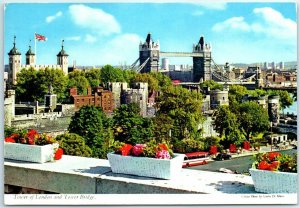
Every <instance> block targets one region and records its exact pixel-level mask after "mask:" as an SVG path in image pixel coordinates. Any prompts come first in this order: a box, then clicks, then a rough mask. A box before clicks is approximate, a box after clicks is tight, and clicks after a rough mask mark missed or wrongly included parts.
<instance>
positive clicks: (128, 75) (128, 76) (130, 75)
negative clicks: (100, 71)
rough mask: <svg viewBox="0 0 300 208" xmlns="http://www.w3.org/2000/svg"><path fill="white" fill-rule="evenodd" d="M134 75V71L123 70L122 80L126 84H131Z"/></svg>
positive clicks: (135, 73)
mask: <svg viewBox="0 0 300 208" xmlns="http://www.w3.org/2000/svg"><path fill="white" fill-rule="evenodd" d="M136 75H137V72H136V71H134V70H123V78H124V81H125V82H127V83H132V82H133V80H134V78H135V76H136Z"/></svg>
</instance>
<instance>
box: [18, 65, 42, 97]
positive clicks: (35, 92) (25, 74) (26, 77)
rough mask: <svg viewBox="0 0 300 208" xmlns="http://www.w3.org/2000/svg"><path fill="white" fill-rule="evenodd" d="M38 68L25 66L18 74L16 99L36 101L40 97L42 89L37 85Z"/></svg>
mask: <svg viewBox="0 0 300 208" xmlns="http://www.w3.org/2000/svg"><path fill="white" fill-rule="evenodd" d="M37 85H38V76H37V70H35V69H34V68H32V67H30V68H29V69H25V68H23V69H22V70H21V71H20V72H19V73H18V74H17V84H16V101H35V100H38V99H40V97H41V90H40V89H39V88H38V87H37Z"/></svg>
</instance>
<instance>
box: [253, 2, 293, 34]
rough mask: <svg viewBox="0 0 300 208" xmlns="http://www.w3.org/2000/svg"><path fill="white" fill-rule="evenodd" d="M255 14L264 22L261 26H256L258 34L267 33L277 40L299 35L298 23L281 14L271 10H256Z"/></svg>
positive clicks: (266, 8) (267, 8)
mask: <svg viewBox="0 0 300 208" xmlns="http://www.w3.org/2000/svg"><path fill="white" fill-rule="evenodd" d="M253 12H254V13H255V14H257V15H258V16H260V17H262V18H263V20H264V22H263V23H262V25H261V26H259V25H256V27H255V29H256V31H257V32H262V33H266V34H268V35H269V36H272V37H277V38H295V37H296V35H297V23H296V22H295V21H293V20H291V19H288V18H285V17H284V16H283V15H282V14H281V13H280V12H278V11H276V10H274V9H272V8H270V7H264V8H256V9H254V10H253Z"/></svg>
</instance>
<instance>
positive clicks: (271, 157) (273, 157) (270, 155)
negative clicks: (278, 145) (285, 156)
mask: <svg viewBox="0 0 300 208" xmlns="http://www.w3.org/2000/svg"><path fill="white" fill-rule="evenodd" d="M278 156H281V154H280V153H279V152H269V153H268V158H269V160H270V161H274V159H275V158H276V157H278Z"/></svg>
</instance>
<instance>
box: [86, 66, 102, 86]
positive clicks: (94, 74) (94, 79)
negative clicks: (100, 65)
mask: <svg viewBox="0 0 300 208" xmlns="http://www.w3.org/2000/svg"><path fill="white" fill-rule="evenodd" d="M84 76H85V78H86V79H87V80H88V82H89V85H90V86H91V87H97V86H99V85H100V80H101V70H100V69H90V70H88V71H86V72H85V73H84Z"/></svg>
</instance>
